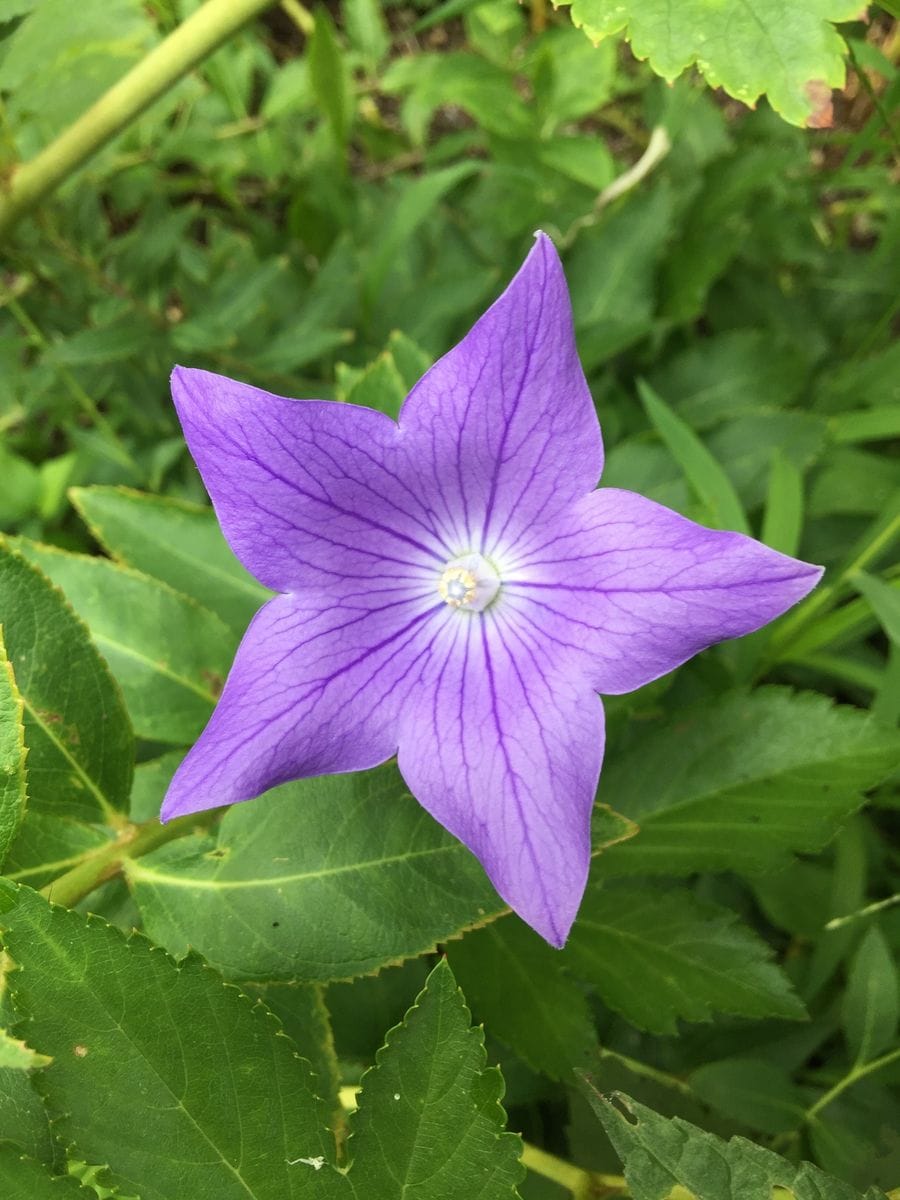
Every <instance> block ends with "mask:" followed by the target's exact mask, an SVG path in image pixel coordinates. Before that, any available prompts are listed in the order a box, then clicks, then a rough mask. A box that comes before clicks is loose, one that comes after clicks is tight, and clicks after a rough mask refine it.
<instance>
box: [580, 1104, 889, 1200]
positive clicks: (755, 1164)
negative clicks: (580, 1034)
mask: <svg viewBox="0 0 900 1200" xmlns="http://www.w3.org/2000/svg"><path fill="white" fill-rule="evenodd" d="M588 1099H589V1100H590V1103H591V1106H592V1108H593V1109H594V1112H595V1113H596V1114H597V1116H598V1117H599V1119H600V1122H601V1124H602V1125H603V1128H604V1129H605V1130H606V1133H607V1135H608V1137H609V1140H610V1141H611V1142H612V1144H613V1147H614V1148H615V1151H616V1153H617V1154H618V1155H619V1158H620V1159H621V1160H622V1162H623V1163H624V1165H625V1180H626V1182H627V1184H628V1189H629V1192H630V1194H631V1195H632V1196H633V1197H634V1200H665V1197H667V1196H668V1195H669V1193H670V1192H671V1191H672V1189H673V1188H674V1187H675V1186H676V1184H680V1185H681V1186H682V1187H684V1188H686V1189H687V1190H688V1191H689V1192H690V1193H691V1194H692V1195H693V1196H696V1197H698V1200H772V1189H773V1188H775V1187H779V1188H785V1189H787V1191H788V1192H790V1193H791V1195H792V1196H793V1197H795V1198H796V1200H862V1193H860V1192H857V1191H856V1190H855V1189H854V1188H852V1187H850V1185H849V1184H846V1183H843V1182H841V1181H840V1180H838V1179H833V1178H832V1177H831V1176H829V1175H826V1174H825V1173H824V1172H823V1171H820V1170H819V1168H818V1167H814V1166H813V1165H812V1163H808V1162H804V1163H800V1165H799V1166H798V1165H797V1164H796V1163H791V1162H788V1161H787V1159H785V1158H781V1157H780V1156H779V1155H777V1154H774V1153H773V1152H772V1151H771V1150H764V1149H763V1147H762V1146H756V1145H754V1143H753V1142H748V1141H746V1140H745V1139H744V1138H740V1137H733V1138H732V1139H731V1140H730V1141H729V1142H725V1141H723V1140H722V1138H718V1137H715V1136H714V1135H713V1134H711V1133H706V1132H704V1131H703V1130H702V1129H698V1128H697V1126H696V1125H691V1124H689V1123H688V1122H687V1121H684V1120H682V1119H681V1118H680V1117H671V1118H668V1117H661V1116H660V1115H659V1114H658V1113H655V1112H653V1111H652V1110H651V1109H649V1108H645V1107H644V1105H643V1104H638V1103H637V1101H636V1100H632V1099H631V1097H630V1096H625V1095H623V1094H622V1093H621V1092H613V1093H612V1095H610V1096H603V1095H601V1094H600V1093H599V1092H598V1091H596V1089H595V1088H594V1087H593V1085H589V1090H588ZM865 1200H886V1197H885V1196H884V1193H883V1192H880V1191H879V1190H878V1189H877V1188H874V1187H872V1188H869V1190H868V1191H867V1192H866V1194H865Z"/></svg>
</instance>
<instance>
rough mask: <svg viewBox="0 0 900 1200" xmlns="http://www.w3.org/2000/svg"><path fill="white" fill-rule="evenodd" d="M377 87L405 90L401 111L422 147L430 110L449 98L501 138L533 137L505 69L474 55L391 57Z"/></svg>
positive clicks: (529, 117) (527, 115)
mask: <svg viewBox="0 0 900 1200" xmlns="http://www.w3.org/2000/svg"><path fill="white" fill-rule="evenodd" d="M381 87H382V89H383V90H384V91H385V92H401V93H403V92H405V93H407V94H406V97H405V99H404V101H403V107H402V110H401V114H402V118H403V124H404V125H405V127H406V128H407V129H408V130H409V135H410V137H411V138H412V140H413V141H414V142H415V143H416V144H417V145H424V143H425V140H426V135H427V133H428V124H429V122H430V120H431V118H432V116H433V114H434V112H435V110H436V109H438V108H440V106H441V105H444V104H446V103H447V102H448V100H450V98H451V97H452V102H453V103H454V104H458V105H459V107H460V108H464V109H465V110H466V112H468V113H469V114H470V115H471V116H472V117H473V119H474V120H475V122H476V123H477V124H478V125H479V126H480V127H483V128H484V129H487V130H490V132H491V133H495V134H498V135H499V136H500V137H506V138H527V137H528V136H529V135H531V136H533V124H534V118H533V116H532V115H531V113H530V112H529V110H528V108H527V106H526V105H525V103H524V102H523V100H522V98H521V96H520V95H519V93H518V91H517V90H516V85H515V80H514V78H513V76H512V75H511V73H510V72H509V71H508V70H505V69H504V68H503V67H500V66H497V65H496V64H494V63H491V62H488V61H486V60H485V59H484V58H481V57H480V56H479V55H477V54H469V53H466V52H464V51H451V52H450V53H447V54H418V55H414V56H409V57H401V58H397V59H395V60H394V61H393V62H392V63H391V65H390V66H389V67H388V69H387V70H386V71H385V73H384V75H383V77H382V79H381ZM457 165H459V166H461V165H462V164H457ZM425 178H426V179H427V176H425Z"/></svg>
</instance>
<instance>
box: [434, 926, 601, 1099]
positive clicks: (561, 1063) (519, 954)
mask: <svg viewBox="0 0 900 1200" xmlns="http://www.w3.org/2000/svg"><path fill="white" fill-rule="evenodd" d="M447 956H448V958H449V960H450V965H451V966H452V967H453V970H454V973H455V974H456V977H457V979H458V980H459V982H460V986H461V987H462V989H463V991H464V993H465V995H466V998H467V999H468V1001H469V1004H470V1005H471V1006H472V1009H473V1011H474V1013H475V1015H476V1017H477V1018H478V1019H479V1020H480V1021H483V1022H484V1023H485V1024H486V1025H487V1027H488V1029H490V1031H491V1034H492V1035H493V1036H494V1037H498V1038H500V1040H501V1041H503V1042H505V1043H506V1044H507V1045H508V1046H509V1047H510V1049H512V1050H515V1052H516V1054H518V1055H519V1057H520V1058H523V1059H524V1060H525V1061H526V1062H527V1063H528V1064H529V1066H531V1067H533V1068H534V1069H535V1070H537V1071H543V1072H544V1074H546V1075H549V1076H550V1077H551V1078H552V1079H564V1080H565V1081H566V1082H568V1081H569V1079H570V1078H571V1072H572V1068H573V1067H576V1066H579V1065H584V1064H585V1062H586V1060H587V1057H588V1054H589V1053H590V1051H591V1049H592V1047H593V1046H594V1044H595V1042H596V1036H595V1034H594V1026H593V1022H592V1020H591V1014H590V1011H589V1009H588V1005H587V1000H586V999H585V996H584V993H583V992H582V990H581V989H580V988H579V986H578V984H577V983H575V982H574V980H572V979H570V978H568V977H567V976H566V975H565V974H563V972H562V971H561V969H560V968H561V967H562V966H564V957H563V956H561V955H560V954H558V953H557V951H555V950H552V949H551V948H550V947H549V946H548V945H547V943H546V942H545V941H543V939H542V938H539V937H538V936H537V934H535V933H533V932H532V931H531V930H530V929H529V928H528V926H527V925H524V924H523V923H522V922H521V921H519V920H517V919H516V918H515V917H509V918H504V920H502V921H496V922H495V923H494V924H493V925H489V926H488V927H487V928H486V929H476V930H474V931H473V932H472V933H469V934H467V935H466V936H465V937H464V938H463V940H462V941H461V942H453V943H451V944H450V945H449V946H448V947H447Z"/></svg>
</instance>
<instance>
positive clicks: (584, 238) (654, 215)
mask: <svg viewBox="0 0 900 1200" xmlns="http://www.w3.org/2000/svg"><path fill="white" fill-rule="evenodd" d="M672 217H673V201H672V194H671V191H670V189H669V188H668V187H667V186H659V187H656V188H653V189H652V190H650V191H647V192H644V193H640V194H638V195H635V196H631V197H629V198H628V200H627V202H626V203H625V204H624V205H623V207H621V208H618V209H616V210H615V211H614V212H612V213H611V214H609V215H607V216H604V218H603V220H602V222H601V223H600V224H599V225H598V226H596V228H593V229H586V230H585V231H584V232H583V233H582V234H581V235H580V236H579V239H578V253H577V254H574V255H572V257H571V259H570V261H569V262H567V264H566V273H567V276H568V280H569V288H570V291H571V293H572V308H573V309H574V313H575V326H576V329H577V330H578V348H579V351H580V353H581V356H582V358H583V360H584V362H585V367H586V368H587V369H590V368H591V367H593V366H596V365H597V364H598V363H600V362H603V361H605V360H606V359H607V358H610V357H611V356H612V355H613V354H616V353H618V352H619V351H620V350H622V349H624V348H625V347H626V346H628V345H630V344H631V343H632V342H634V341H637V339H638V338H641V337H643V336H644V334H645V333H647V332H648V331H649V330H650V329H651V327H652V325H653V316H654V313H655V311H656V303H657V286H656V274H657V271H658V268H659V264H660V262H661V260H662V256H663V252H664V249H665V246H666V243H667V242H668V240H669V238H670V237H671V234H672Z"/></svg>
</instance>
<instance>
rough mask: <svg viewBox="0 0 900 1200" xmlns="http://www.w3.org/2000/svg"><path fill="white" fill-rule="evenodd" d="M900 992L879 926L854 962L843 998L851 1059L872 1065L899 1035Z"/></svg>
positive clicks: (859, 948)
mask: <svg viewBox="0 0 900 1200" xmlns="http://www.w3.org/2000/svg"><path fill="white" fill-rule="evenodd" d="M898 1020H900V991H898V980H897V964H896V963H895V962H894V956H893V955H892V954H891V948H890V946H889V945H888V943H887V940H886V938H885V936H884V934H883V933H882V932H881V930H880V929H879V928H878V926H877V925H873V926H872V927H871V929H869V930H868V931H867V932H866V935H865V937H864V938H863V940H862V941H861V942H860V944H859V947H858V949H857V951H856V953H855V954H854V955H853V959H852V961H851V963H850V975H849V979H848V981H847V990H846V992H845V993H844V999H843V1025H844V1036H845V1038H846V1039H847V1048H848V1050H849V1051H850V1057H851V1059H852V1060H853V1061H854V1062H855V1063H857V1064H860V1065H861V1064H864V1063H867V1062H871V1060H872V1059H873V1058H877V1057H878V1055H879V1054H880V1053H881V1052H882V1051H883V1050H886V1049H888V1047H889V1046H891V1045H892V1044H893V1043H894V1040H895V1038H896V1036H897V1022H898Z"/></svg>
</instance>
